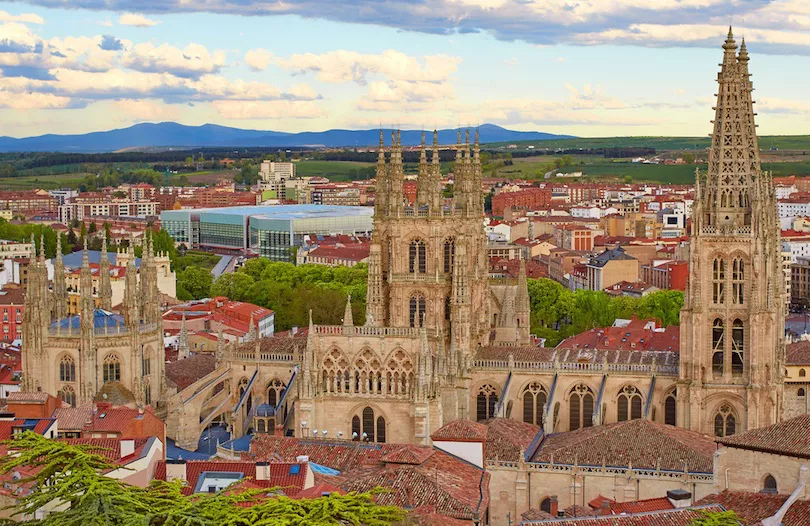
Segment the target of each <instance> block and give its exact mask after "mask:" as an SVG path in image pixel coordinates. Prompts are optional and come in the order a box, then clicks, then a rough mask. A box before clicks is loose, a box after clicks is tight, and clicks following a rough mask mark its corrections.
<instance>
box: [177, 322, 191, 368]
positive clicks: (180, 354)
mask: <svg viewBox="0 0 810 526" xmlns="http://www.w3.org/2000/svg"><path fill="white" fill-rule="evenodd" d="M188 357H189V345H188V328H186V311H183V320H182V321H181V322H180V335H179V336H178V338H177V358H178V359H180V360H184V359H186V358H188Z"/></svg>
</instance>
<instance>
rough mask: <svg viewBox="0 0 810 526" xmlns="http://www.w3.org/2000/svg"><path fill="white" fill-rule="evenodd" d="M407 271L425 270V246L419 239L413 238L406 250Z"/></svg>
mask: <svg viewBox="0 0 810 526" xmlns="http://www.w3.org/2000/svg"><path fill="white" fill-rule="evenodd" d="M408 271H409V272H412V273H420V274H424V273H425V272H427V246H426V245H425V242H424V241H422V240H421V239H414V240H413V241H411V245H410V247H409V250H408Z"/></svg>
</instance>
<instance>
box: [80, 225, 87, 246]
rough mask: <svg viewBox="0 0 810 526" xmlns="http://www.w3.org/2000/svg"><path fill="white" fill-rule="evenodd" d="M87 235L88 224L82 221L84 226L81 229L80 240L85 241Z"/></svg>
mask: <svg viewBox="0 0 810 526" xmlns="http://www.w3.org/2000/svg"><path fill="white" fill-rule="evenodd" d="M86 237H87V225H86V224H85V223H84V222H82V226H81V228H80V229H79V241H81V242H84V238H86Z"/></svg>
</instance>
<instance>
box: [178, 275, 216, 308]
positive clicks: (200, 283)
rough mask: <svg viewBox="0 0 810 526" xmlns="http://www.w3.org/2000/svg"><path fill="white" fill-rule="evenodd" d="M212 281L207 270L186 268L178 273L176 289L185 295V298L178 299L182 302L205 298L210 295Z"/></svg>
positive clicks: (212, 278)
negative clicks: (180, 289)
mask: <svg viewBox="0 0 810 526" xmlns="http://www.w3.org/2000/svg"><path fill="white" fill-rule="evenodd" d="M213 281H214V276H212V275H211V272H210V271H209V270H207V269H204V268H200V267H188V268H186V269H185V270H183V271H180V272H178V275H177V287H178V288H180V287H182V289H183V290H184V291H185V292H186V293H187V297H186V298H180V299H183V300H184V301H187V300H192V299H193V300H198V299H202V298H207V297H208V296H210V295H211V284H212V282H213Z"/></svg>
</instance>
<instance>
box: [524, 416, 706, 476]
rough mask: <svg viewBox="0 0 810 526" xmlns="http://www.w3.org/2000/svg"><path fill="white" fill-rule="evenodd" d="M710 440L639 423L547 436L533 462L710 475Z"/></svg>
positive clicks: (671, 428)
mask: <svg viewBox="0 0 810 526" xmlns="http://www.w3.org/2000/svg"><path fill="white" fill-rule="evenodd" d="M716 449H717V446H716V444H715V442H714V439H713V438H712V437H710V436H707V435H703V434H700V433H696V432H694V431H688V430H686V429H680V428H677V427H674V426H668V425H665V424H658V423H655V422H651V421H649V420H644V419H638V420H631V421H629V422H621V423H618V424H609V425H605V426H596V427H587V428H584V429H578V430H576V431H569V432H566V433H555V434H552V435H548V436H546V437H545V438H544V439H543V441H542V442H541V443H540V447H539V448H538V450H537V452H536V453H535V454H534V456H533V457H532V461H533V462H552V461H553V462H555V463H558V464H575V463H577V464H579V465H591V466H601V465H603V464H604V465H607V466H630V465H632V467H633V468H638V469H659V468H660V469H662V470H670V471H678V472H683V471H684V469H688V470H689V472H691V473H696V472H697V473H711V472H712V469H713V458H714V452H715V450H716Z"/></svg>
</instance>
